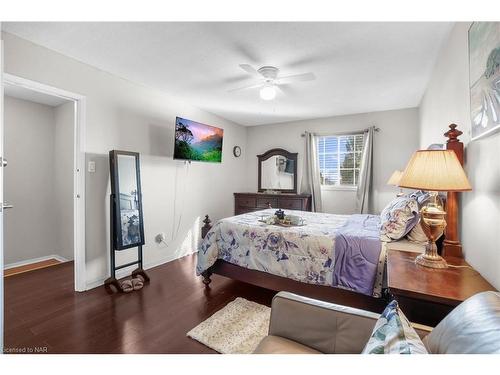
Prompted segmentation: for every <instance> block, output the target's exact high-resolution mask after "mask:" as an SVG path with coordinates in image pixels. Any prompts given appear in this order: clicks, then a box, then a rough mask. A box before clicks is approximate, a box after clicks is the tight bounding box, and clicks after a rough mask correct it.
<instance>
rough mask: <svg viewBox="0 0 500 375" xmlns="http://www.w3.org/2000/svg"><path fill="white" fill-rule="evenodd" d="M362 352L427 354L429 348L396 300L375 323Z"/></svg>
mask: <svg viewBox="0 0 500 375" xmlns="http://www.w3.org/2000/svg"><path fill="white" fill-rule="evenodd" d="M361 354H427V350H426V349H425V346H424V344H423V343H422V340H420V337H419V336H418V334H417V332H415V330H414V329H413V327H412V326H411V325H410V322H408V319H406V316H405V315H404V314H403V312H402V311H401V310H400V309H399V306H398V303H397V301H396V300H394V301H392V302H391V303H389V304H388V305H387V307H386V308H385V310H384V312H383V313H382V315H380V318H379V319H378V320H377V323H375V327H374V328H373V332H372V335H371V336H370V339H369V340H368V342H367V344H366V346H365V348H364V349H363V351H362V352H361Z"/></svg>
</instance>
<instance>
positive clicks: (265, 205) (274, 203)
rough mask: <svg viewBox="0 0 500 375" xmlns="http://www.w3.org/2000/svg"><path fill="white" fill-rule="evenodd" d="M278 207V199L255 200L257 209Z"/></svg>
mask: <svg viewBox="0 0 500 375" xmlns="http://www.w3.org/2000/svg"><path fill="white" fill-rule="evenodd" d="M269 205H271V207H272V208H275V207H278V198H264V197H263V198H257V207H259V208H269Z"/></svg>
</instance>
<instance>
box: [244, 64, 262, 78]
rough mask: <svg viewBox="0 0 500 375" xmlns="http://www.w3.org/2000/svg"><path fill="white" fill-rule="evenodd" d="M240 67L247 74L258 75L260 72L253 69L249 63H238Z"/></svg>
mask: <svg viewBox="0 0 500 375" xmlns="http://www.w3.org/2000/svg"><path fill="white" fill-rule="evenodd" d="M240 68H241V69H243V70H244V71H245V72H247V73H248V74H251V75H253V76H257V77H260V76H261V75H260V73H259V72H258V71H257V70H255V68H254V67H253V66H251V65H249V64H240Z"/></svg>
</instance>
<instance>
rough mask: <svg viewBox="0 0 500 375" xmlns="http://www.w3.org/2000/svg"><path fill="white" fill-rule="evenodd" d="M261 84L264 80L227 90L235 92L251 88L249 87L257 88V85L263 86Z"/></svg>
mask: <svg viewBox="0 0 500 375" xmlns="http://www.w3.org/2000/svg"><path fill="white" fill-rule="evenodd" d="M261 86H262V82H259V83H256V84H254V85H250V86H243V87H238V88H236V89H231V90H228V91H227V92H235V91H243V90H249V89H256V88H257V87H261Z"/></svg>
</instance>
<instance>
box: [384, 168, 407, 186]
mask: <svg viewBox="0 0 500 375" xmlns="http://www.w3.org/2000/svg"><path fill="white" fill-rule="evenodd" d="M402 175H403V172H401V171H398V170H396V171H394V172H393V173H392V174H391V177H389V179H388V180H387V185H393V186H399V180H401V176H402Z"/></svg>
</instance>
